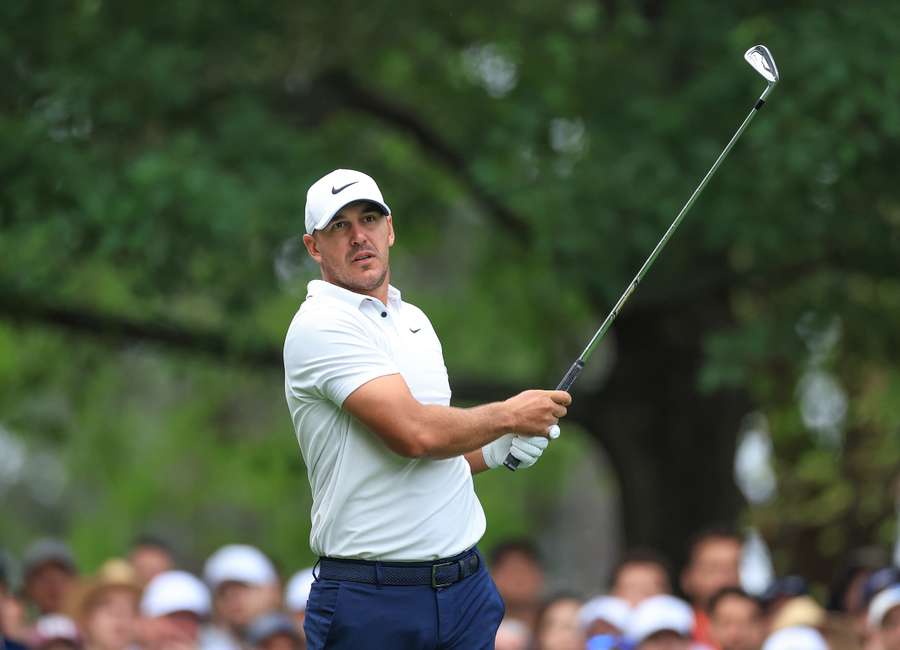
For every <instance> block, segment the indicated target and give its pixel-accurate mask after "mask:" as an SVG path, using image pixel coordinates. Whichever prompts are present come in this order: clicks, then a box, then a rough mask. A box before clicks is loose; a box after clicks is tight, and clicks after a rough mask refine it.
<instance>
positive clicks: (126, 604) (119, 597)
mask: <svg viewBox="0 0 900 650" xmlns="http://www.w3.org/2000/svg"><path fill="white" fill-rule="evenodd" d="M136 626H137V596H136V595H135V593H134V592H132V591H131V590H129V589H122V588H115V587H111V588H109V589H106V590H104V592H103V593H101V594H100V595H99V596H97V598H96V602H94V603H93V605H92V606H91V607H90V611H89V612H88V613H87V615H86V617H85V620H84V623H83V626H82V628H83V629H82V631H83V633H84V636H85V639H86V640H87V641H88V644H89V645H90V646H91V647H94V648H103V649H105V650H116V649H119V648H127V647H128V646H129V645H130V644H131V643H132V642H133V641H134V636H135V632H136Z"/></svg>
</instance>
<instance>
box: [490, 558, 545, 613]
mask: <svg viewBox="0 0 900 650" xmlns="http://www.w3.org/2000/svg"><path fill="white" fill-rule="evenodd" d="M490 567H491V577H492V578H493V579H494V583H495V584H496V585H497V591H499V592H500V596H501V597H502V598H503V602H504V603H505V604H506V616H507V617H509V618H513V619H516V620H518V621H521V622H523V623H524V624H525V625H526V626H527V627H529V628H534V624H535V622H536V620H537V613H538V608H539V607H540V597H541V592H542V591H543V589H544V569H543V567H542V566H541V560H540V556H539V555H538V551H537V548H536V547H535V546H534V544H533V543H532V542H530V541H528V540H511V541H508V542H505V543H503V544H500V545H498V546H496V547H495V548H494V551H493V553H492V554H491V558H490Z"/></svg>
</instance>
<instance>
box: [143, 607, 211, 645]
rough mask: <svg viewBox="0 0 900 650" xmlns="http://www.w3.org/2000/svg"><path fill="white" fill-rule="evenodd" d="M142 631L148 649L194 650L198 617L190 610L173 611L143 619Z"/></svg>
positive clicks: (198, 625) (197, 632)
mask: <svg viewBox="0 0 900 650" xmlns="http://www.w3.org/2000/svg"><path fill="white" fill-rule="evenodd" d="M143 632H144V633H143V639H142V640H143V646H144V647H145V648H147V649H148V650H196V647H197V640H198V638H199V636H200V619H199V618H198V617H197V615H196V614H193V613H191V612H174V613H172V614H166V615H165V616H158V617H156V618H151V619H145V620H144V630H143Z"/></svg>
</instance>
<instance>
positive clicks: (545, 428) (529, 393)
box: [504, 390, 572, 437]
mask: <svg viewBox="0 0 900 650" xmlns="http://www.w3.org/2000/svg"><path fill="white" fill-rule="evenodd" d="M571 403H572V396H571V395H569V393H567V392H566V391H564V390H526V391H524V392H521V393H519V394H518V395H515V396H514V397H510V398H509V399H508V400H506V401H505V402H504V405H505V406H506V407H507V409H508V410H509V414H510V417H511V418H512V426H510V427H509V429H510V430H511V431H517V432H519V433H521V434H526V435H532V436H544V437H548V436H549V431H550V427H551V426H553V425H554V424H557V423H558V422H559V419H560V418H562V417H565V415H566V413H567V412H568V410H567V409H566V407H567V406H568V405H569V404H571Z"/></svg>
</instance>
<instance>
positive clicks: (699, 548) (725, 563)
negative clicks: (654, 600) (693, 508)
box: [681, 528, 742, 647]
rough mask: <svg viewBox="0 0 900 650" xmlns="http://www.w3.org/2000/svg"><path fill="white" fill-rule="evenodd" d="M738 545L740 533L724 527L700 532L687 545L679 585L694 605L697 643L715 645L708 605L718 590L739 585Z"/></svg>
mask: <svg viewBox="0 0 900 650" xmlns="http://www.w3.org/2000/svg"><path fill="white" fill-rule="evenodd" d="M741 548H742V542H741V538H740V536H739V535H738V534H737V533H735V532H733V531H732V530H730V529H726V528H711V529H708V530H705V531H702V532H701V533H700V534H698V535H697V536H696V537H694V539H693V540H692V542H691V544H690V546H689V553H688V564H687V566H686V567H685V569H684V571H683V572H682V574H681V588H682V590H684V593H685V594H686V595H687V596H688V598H690V600H691V604H692V605H693V608H694V621H695V622H694V639H695V640H696V641H698V642H699V643H703V644H705V645H709V646H713V647H715V643H714V641H713V639H712V636H711V635H710V630H709V616H708V615H707V607H708V606H709V601H710V599H711V598H712V597H713V595H714V594H715V593H716V592H717V591H719V590H721V589H724V588H725V587H739V586H740V584H741V576H740V564H741Z"/></svg>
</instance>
